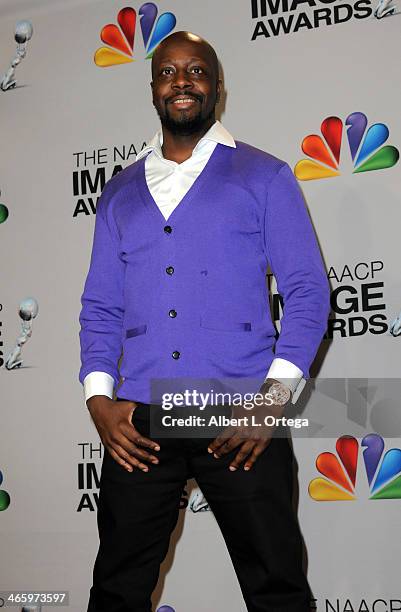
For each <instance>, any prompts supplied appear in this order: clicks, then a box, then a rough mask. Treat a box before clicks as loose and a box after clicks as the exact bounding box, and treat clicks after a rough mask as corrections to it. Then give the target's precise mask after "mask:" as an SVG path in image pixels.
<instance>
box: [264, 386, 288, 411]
mask: <svg viewBox="0 0 401 612" xmlns="http://www.w3.org/2000/svg"><path fill="white" fill-rule="evenodd" d="M266 393H267V394H268V395H269V396H270V397H271V398H272V400H273V402H274V403H275V404H276V405H277V406H284V405H285V404H286V403H287V402H289V401H290V399H291V389H289V388H288V387H287V386H286V385H284V384H283V383H281V382H274V383H272V384H271V385H270V386H269V388H268V390H267V392H266Z"/></svg>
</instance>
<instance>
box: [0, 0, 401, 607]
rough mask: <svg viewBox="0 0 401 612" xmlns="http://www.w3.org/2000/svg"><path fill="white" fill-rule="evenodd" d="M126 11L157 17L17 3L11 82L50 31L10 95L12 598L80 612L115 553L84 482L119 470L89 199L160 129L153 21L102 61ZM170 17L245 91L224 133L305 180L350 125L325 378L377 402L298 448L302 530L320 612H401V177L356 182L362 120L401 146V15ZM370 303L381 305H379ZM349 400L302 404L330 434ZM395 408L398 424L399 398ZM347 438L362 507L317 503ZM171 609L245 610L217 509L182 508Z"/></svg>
mask: <svg viewBox="0 0 401 612" xmlns="http://www.w3.org/2000/svg"><path fill="white" fill-rule="evenodd" d="M126 6H132V7H133V8H135V9H136V10H137V11H138V9H139V8H140V6H141V5H140V3H135V2H130V3H129V2H128V0H127V2H126V3H124V2H123V1H122V0H119V1H115V0H107V1H104V0H103V1H101V0H96V1H95V0H93V1H90V0H87V1H85V0H80V1H77V0H74V1H72V0H68V1H67V0H52V1H51V2H50V1H49V2H46V1H44V0H43V1H42V0H35V1H34V0H29V1H28V0H26V1H23V0H20V1H19V2H15V0H14V1H12V0H7V1H4V0H0V14H1V21H0V58H1V66H0V74H1V71H4V72H5V71H6V70H7V69H8V67H9V64H10V61H11V60H12V58H13V56H14V53H15V49H16V43H15V41H14V31H15V24H16V21H17V20H21V19H28V20H30V21H31V23H32V25H33V36H32V39H31V40H30V41H29V42H28V46H27V53H26V57H25V58H24V59H23V60H22V61H21V63H20V65H19V66H18V67H17V69H16V79H17V87H16V88H14V89H11V90H9V91H5V92H4V91H1V90H0V113H1V114H0V117H1V132H0V133H1V137H2V146H1V165H0V167H1V173H0V189H1V194H0V202H1V204H2V205H3V208H2V209H1V210H0V217H1V211H3V212H4V211H5V208H4V207H6V208H7V210H8V217H7V218H6V219H5V220H4V221H3V222H2V223H0V244H1V249H2V261H3V267H2V274H1V293H0V305H1V306H0V332H1V337H0V340H1V343H2V344H0V351H1V352H0V365H2V367H1V368H0V384H1V417H0V418H1V426H0V432H1V434H0V435H1V440H0V442H1V444H0V471H1V473H2V476H3V482H2V483H1V484H0V488H1V489H2V490H3V491H6V492H7V493H8V495H9V500H10V501H9V504H8V503H7V499H8V498H7V496H6V495H4V494H3V497H2V496H1V494H0V506H1V504H2V503H3V506H4V508H3V509H2V511H1V512H0V538H1V550H2V553H1V561H0V564H1V565H0V567H1V572H0V575H1V579H0V590H10V589H36V590H48V591H49V590H52V591H54V590H57V589H60V590H68V591H69V592H70V604H69V606H68V609H69V610H72V611H74V612H82V611H84V610H86V605H87V599H88V591H89V587H90V585H91V573H92V567H93V562H94V558H95V555H96V551H97V546H98V540H97V527H96V513H95V510H96V494H97V491H98V489H97V482H96V478H94V479H92V482H90V481H89V482H88V479H86V478H85V479H84V480H83V481H82V480H80V474H82V473H83V472H85V470H88V469H89V470H90V469H91V468H95V471H96V470H97V471H99V470H100V465H101V447H100V444H99V438H98V435H97V432H96V429H95V427H94V426H93V424H92V423H91V421H90V418H89V414H88V412H87V409H86V407H85V404H84V400H83V392H82V388H81V385H80V384H79V382H78V370H79V340H78V331H79V323H78V314H79V310H80V301H79V300H80V296H81V293H82V289H83V282H84V279H85V275H86V272H87V267H88V263H89V255H90V248H91V241H92V234H93V226H94V220H95V216H94V214H93V211H92V209H91V205H90V204H91V199H92V204H93V206H95V204H96V199H97V197H98V196H99V195H100V190H101V183H98V185H97V186H96V188H95V189H94V190H93V192H92V193H91V192H90V190H89V192H88V193H82V191H81V190H78V192H77V190H76V189H74V185H75V184H76V183H75V182H74V181H78V183H79V182H80V181H81V180H82V177H83V176H85V174H83V172H84V171H85V170H86V171H88V176H90V177H91V180H92V181H94V180H95V175H96V172H97V171H98V170H99V169H101V168H104V169H105V178H106V179H108V178H109V177H110V176H111V174H112V172H113V169H114V167H115V166H116V165H118V164H121V165H122V166H126V165H127V164H128V163H132V162H134V161H135V152H138V151H139V150H140V149H141V148H142V147H143V144H144V143H145V142H146V141H147V140H149V139H150V137H151V136H152V135H153V134H154V132H155V131H156V129H157V128H158V127H159V123H158V118H157V115H156V112H155V111H154V109H153V106H152V104H151V94H150V86H149V82H150V60H149V59H145V56H146V54H145V50H144V44H143V41H142V35H141V31H140V27H139V23H138V24H137V31H136V37H135V45H134V58H135V59H134V61H132V62H129V63H124V64H122V65H114V66H109V67H99V66H97V65H96V64H95V62H94V53H95V51H96V49H98V48H99V47H101V46H107V45H105V44H104V43H102V41H101V40H100V31H101V30H102V28H103V26H105V25H106V24H110V23H117V13H118V12H119V11H120V9H122V8H123V7H126ZM157 6H158V9H159V14H160V13H162V12H164V11H171V12H172V13H173V14H174V15H175V17H176V21H177V24H176V27H175V29H179V30H190V31H193V32H195V33H197V34H199V35H201V36H203V37H205V38H206V39H207V40H209V42H210V43H211V44H212V45H213V46H214V47H215V49H216V51H217V53H218V56H219V59H220V61H221V65H222V74H223V78H224V83H225V88H226V95H225V96H224V99H223V101H222V103H221V105H220V107H219V114H218V117H219V119H220V120H221V121H222V122H223V124H224V125H225V126H226V127H227V128H228V129H229V130H230V131H231V133H232V134H233V135H234V137H235V138H236V139H238V140H243V141H246V142H248V143H250V144H252V145H254V146H257V147H260V148H261V149H263V150H266V151H269V152H271V153H273V154H274V155H276V156H277V157H280V158H281V159H284V160H285V161H287V162H288V163H289V164H290V165H291V167H292V168H294V167H295V165H296V163H297V162H298V161H299V160H300V159H305V158H308V155H305V153H303V152H302V150H301V143H302V140H303V139H304V137H305V136H307V135H310V134H316V135H318V134H320V126H321V123H322V121H323V120H324V119H325V118H326V117H330V116H337V117H339V118H340V119H341V120H342V122H343V124H344V127H343V140H342V147H341V158H340V175H339V176H336V177H334V178H327V179H317V180H308V181H302V180H300V181H299V182H300V185H301V187H302V189H303V192H304V195H305V198H306V201H307V204H308V207H309V211H310V214H311V217H312V220H313V223H314V226H315V229H316V232H317V235H318V238H319V241H320V245H321V249H322V253H323V256H324V260H325V263H326V266H327V271H328V274H329V277H330V281H331V285H332V289H333V296H334V297H333V300H334V301H333V306H334V310H333V315H332V318H333V319H336V322H335V323H333V322H331V325H334V327H337V331H335V332H334V333H333V338H329V337H328V338H327V339H326V340H324V341H323V343H322V347H321V351H320V352H319V355H318V358H317V360H316V368H315V371H314V372H313V374H314V375H316V376H317V375H318V376H319V380H322V381H323V382H324V379H326V378H331V379H339V380H341V379H343V378H347V379H351V380H353V379H355V378H358V379H359V378H361V379H363V382H362V383H361V385H360V386H359V387H358V389H359V391H357V392H358V393H359V396H360V397H361V398H365V400H366V401H365V404H364V406H363V408H361V410H362V412H361V413H360V415H362V416H360V419H359V421H358V423H359V424H356V422H355V413H353V414H354V418H353V419H348V420H347V419H346V418H345V416H344V427H343V428H342V429H341V430H340V429H339V431H338V432H337V431H336V432H335V433H331V431H329V432H328V433H327V434H326V435H324V431H323V433H322V435H319V436H317V437H316V438H314V439H312V440H311V439H300V438H297V437H295V436H294V448H295V453H296V457H297V463H298V466H295V467H297V469H298V480H299V492H298V497H299V508H298V515H299V521H300V525H301V529H302V533H303V536H304V539H305V544H306V557H307V564H308V577H309V581H310V584H311V587H312V590H313V593H314V596H315V598H316V600H317V601H316V609H317V610H319V611H328V612H331V611H333V610H334V611H335V612H350V611H351V612H354V611H358V612H366V611H368V612H390V611H391V612H392V611H393V610H394V611H395V610H401V587H400V580H399V567H400V562H401V553H400V547H399V540H400V534H399V510H400V505H399V504H400V502H399V497H400V495H398V494H394V495H393V498H392V499H383V500H371V499H369V487H368V483H367V478H366V470H365V467H364V463H363V459H362V446H361V443H362V439H363V436H364V435H366V434H368V433H369V432H374V431H376V432H378V433H379V434H381V435H382V436H383V438H384V443H385V450H388V449H391V448H398V447H399V446H401V444H400V437H401V428H400V426H399V422H398V421H397V419H395V421H394V422H393V421H392V425H391V426H390V427H387V428H386V427H384V428H382V430H380V429H377V428H376V429H375V428H374V424H375V423H374V422H372V418H370V414H371V412H372V411H373V413H374V414H376V415H377V414H378V412H379V411H380V410H381V409H382V408H383V406H384V408H383V409H386V410H387V408H388V405H387V404H385V401H386V400H388V398H387V395H386V393H387V391H386V389H387V386H386V384H384V383H385V380H386V379H397V378H398V377H399V368H400V348H401V339H400V338H397V337H394V336H393V335H391V334H390V332H389V325H390V323H391V321H392V320H393V319H394V318H395V317H396V316H397V314H398V313H399V312H400V309H401V281H400V274H399V247H398V243H397V238H398V233H399V226H400V221H401V209H400V199H399V193H400V164H399V163H398V164H395V165H394V166H393V167H389V168H382V169H378V170H376V171H369V172H361V173H354V174H353V173H352V169H353V168H352V161H351V156H350V152H349V147H348V142H347V136H346V133H345V132H346V129H347V128H346V126H345V121H346V118H347V117H348V116H349V115H350V114H351V113H357V112H358V113H363V114H364V115H366V117H367V120H368V127H369V126H371V125H373V124H376V123H383V124H384V125H385V126H387V127H388V129H389V137H388V140H387V142H386V143H385V144H386V145H392V146H395V147H397V145H398V146H399V145H400V143H401V120H400V113H399V108H400V90H401V88H400V80H399V78H398V72H397V58H398V57H399V56H400V51H401V39H400V35H399V27H400V16H399V14H395V15H393V16H389V17H385V18H383V19H377V18H375V17H374V16H373V10H374V9H375V8H376V4H375V3H372V2H370V1H369V0H363V1H362V0H359V1H357V2H355V3H350V4H347V3H346V2H341V0H334V1H332V2H327V1H326V2H315V1H314V0H310V1H309V2H307V3H305V2H303V3H297V2H296V1H294V2H293V3H292V4H289V3H286V2H285V1H284V0H282V1H281V2H280V3H273V2H271V3H270V5H269V4H268V3H264V2H263V0H261V1H260V2H259V0H258V1H257V2H256V1H255V2H251V0H230V2H228V1H223V0H222V1H220V2H218V3H216V2H212V1H211V0H203V1H202V2H188V1H187V2H184V1H183V0H162V1H160V2H158V3H157ZM252 7H253V10H254V13H255V15H257V16H255V17H254V18H252ZM347 7H348V8H347ZM286 9H287V10H286ZM321 11H325V12H324V13H322V12H321ZM301 13H305V14H304V15H303V16H302V15H301ZM324 16H325V19H326V20H331V24H330V25H329V24H328V23H327V21H326V22H325V21H324V19H323V17H324ZM346 17H347V18H348V20H347V21H345V18H346ZM318 19H320V21H319V20H318ZM280 20H281V21H280ZM314 20H318V21H317V22H316V23H317V27H313V26H314V24H315V21H314ZM342 20H344V21H342ZM278 24H281V28H284V27H286V28H287V29H288V33H284V30H283V29H281V30H280V34H278V35H276V36H275V35H274V34H273V32H274V29H275V28H276V27H277V25H278ZM295 24H298V25H297V26H296V25H295ZM301 25H302V26H303V27H300V26H301ZM309 25H310V26H311V27H309ZM255 34H257V35H256V36H255ZM252 38H254V40H252ZM361 146H362V145H361ZM115 147H116V148H117V149H118V150H119V151H122V150H123V148H124V147H125V159H124V161H121V159H120V158H118V159H117V160H115V159H114V155H113V154H114V151H115ZM99 176H100V175H99ZM3 216H4V215H3ZM372 262H373V263H372ZM358 264H360V265H359V266H358ZM365 264H366V265H365ZM340 288H341V290H340V291H339V292H338V294H337V291H338V290H339V289H340ZM367 292H368V293H369V294H373V293H374V294H376V295H375V296H374V297H371V298H370V299H367V298H366V293H367ZM364 295H365V298H363V296H364ZM335 296H337V298H336V299H335ZM26 297H34V298H35V299H36V300H37V302H38V304H39V314H38V316H37V317H36V319H35V320H34V321H33V333H32V336H31V337H30V338H29V340H28V342H27V343H26V345H25V346H24V347H23V353H22V357H23V360H24V361H23V366H22V367H21V368H18V369H13V370H10V371H8V370H7V369H6V368H5V367H4V365H3V362H4V360H5V358H6V356H7V354H8V353H9V351H11V349H12V348H13V346H14V345H15V341H16V338H17V337H18V335H19V333H20V329H21V320H20V318H19V316H18V307H19V304H20V302H21V300H22V299H24V298H26ZM351 298H353V300H354V301H353V302H352V304H353V307H351V302H350V299H351ZM336 310H337V312H336ZM347 310H348V312H345V311H347ZM340 326H342V330H343V331H342V332H341V333H340V331H338V329H339V328H340ZM352 330H354V332H352ZM358 330H359V331H361V330H362V331H361V333H358ZM365 379H377V380H376V382H373V383H371V382H369V380H365ZM382 379H384V382H383V380H382ZM377 381H379V382H377ZM316 384H318V381H317V383H316ZM351 386H352V385H351ZM340 387H341V385H340ZM332 395H333V394H330V393H327V392H323V393H321V394H319V393H315V397H316V398H317V399H316V401H315V402H314V403H313V402H311V403H310V404H308V403H306V404H307V405H306V406H305V402H303V404H302V402H301V405H300V407H299V410H304V413H303V414H305V415H307V414H308V411H309V414H310V415H312V416H313V417H314V418H315V419H319V418H320V417H321V418H322V419H323V420H324V421H325V422H326V420H328V421H329V420H330V418H331V416H332V415H333V414H336V415H340V416H341V415H342V414H344V415H345V414H346V411H347V410H349V402H350V399H349V398H350V396H351V395H352V393H351V392H350V390H349V386H347V385H345V386H344V389H343V392H342V393H340V392H338V393H336V394H335V397H332ZM398 397H399V396H398ZM380 402H382V403H380ZM383 402H384V403H383ZM390 403H391V402H390ZM391 407H392V408H393V409H395V414H396V413H398V409H399V406H398V405H397V395H396V398H395V399H394V400H393V401H392V403H391ZM357 420H358V419H357ZM340 428H341V423H340ZM341 434H344V435H345V434H353V435H354V436H355V438H356V440H357V443H358V448H359V451H358V453H359V461H358V468H357V479H356V487H355V499H354V501H352V502H345V501H339V500H334V501H326V502H322V501H317V500H316V499H313V498H312V497H311V495H310V494H309V493H308V486H309V483H310V481H311V480H312V479H315V478H317V477H318V476H320V477H321V476H322V474H319V472H318V471H317V469H316V466H315V461H316V458H317V456H318V455H319V453H322V452H325V451H330V452H333V453H336V450H335V445H336V438H337V437H338V436H340V435H341ZM400 470H401V465H400V466H399V468H398V471H400ZM393 472H394V477H395V478H396V477H397V473H396V468H394V469H393ZM92 476H93V474H92ZM189 489H190V487H189ZM189 489H188V490H187V492H188V494H190V490H189ZM1 500H3V501H1ZM183 505H184V504H183ZM205 585H207V588H205ZM154 603H155V609H157V607H159V606H162V604H165V605H169V606H171V607H172V608H173V609H174V610H175V612H189V611H191V612H210V610H213V611H219V612H220V611H230V612H241V611H244V610H245V604H244V602H243V599H242V596H241V593H240V590H239V587H238V585H237V581H236V578H235V575H234V571H233V568H232V566H231V562H230V560H229V557H228V555H227V553H226V550H225V546H224V542H223V540H222V537H221V535H220V533H219V531H218V529H217V527H216V524H215V521H214V517H213V515H212V513H211V512H197V513H194V512H192V511H191V510H190V509H189V507H187V508H186V509H183V511H182V512H181V517H180V521H179V525H178V526H177V529H176V532H175V535H174V542H173V543H172V545H171V547H170V552H169V555H168V558H167V559H166V562H165V563H164V565H163V572H162V577H161V580H160V583H159V586H158V590H157V593H156V594H155V598H154Z"/></svg>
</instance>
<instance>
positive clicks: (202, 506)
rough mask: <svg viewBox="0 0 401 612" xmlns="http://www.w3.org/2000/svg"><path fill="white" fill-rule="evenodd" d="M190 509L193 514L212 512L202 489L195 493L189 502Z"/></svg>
mask: <svg viewBox="0 0 401 612" xmlns="http://www.w3.org/2000/svg"><path fill="white" fill-rule="evenodd" d="M189 507H190V509H191V510H192V512H207V511H208V510H210V508H209V504H208V502H207V501H206V497H205V496H204V495H203V493H202V491H201V490H200V489H198V490H197V491H194V493H193V495H192V497H191V500H190V502H189Z"/></svg>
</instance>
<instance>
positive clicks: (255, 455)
mask: <svg viewBox="0 0 401 612" xmlns="http://www.w3.org/2000/svg"><path fill="white" fill-rule="evenodd" d="M269 444H270V440H267V441H266V440H265V441H264V442H259V444H256V446H255V447H254V449H253V451H252V453H251V455H250V457H249V458H248V459H247V460H246V462H245V465H244V470H247V471H248V470H250V469H251V467H252V466H253V464H254V463H255V461H256V459H257V458H258V457H259V455H261V454H262V453H263V451H264V450H265V448H267V447H268V446H269Z"/></svg>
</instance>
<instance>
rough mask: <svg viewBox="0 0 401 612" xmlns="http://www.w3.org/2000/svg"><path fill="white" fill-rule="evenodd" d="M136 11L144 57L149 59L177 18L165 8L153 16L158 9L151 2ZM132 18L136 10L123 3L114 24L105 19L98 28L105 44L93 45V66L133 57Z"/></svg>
mask: <svg viewBox="0 0 401 612" xmlns="http://www.w3.org/2000/svg"><path fill="white" fill-rule="evenodd" d="M138 14H139V18H140V24H141V31H142V39H143V44H144V47H145V52H146V59H149V58H150V57H152V55H153V52H154V50H155V49H156V47H157V45H158V44H159V42H160V41H161V40H163V38H165V37H166V36H167V35H168V34H170V32H171V31H172V30H173V29H174V28H175V24H176V23H177V20H176V18H175V15H173V13H169V12H166V13H162V14H161V15H159V17H157V14H158V9H157V6H156V4H154V3H153V2H145V4H142V6H141V7H140V9H139V11H138ZM136 21H137V13H136V10H135V9H134V8H132V7H130V6H127V7H125V8H123V9H121V10H120V11H119V13H118V15H117V22H118V26H117V25H116V24H114V23H109V24H107V25H105V26H104V27H103V28H102V30H101V32H100V38H101V40H102V42H104V43H105V44H106V45H108V46H107V47H100V48H99V49H97V51H96V53H95V57H94V60H95V64H96V65H97V66H100V67H101V68H106V67H107V66H116V65H117V64H127V63H129V62H133V61H134V42H135V29H136Z"/></svg>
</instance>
